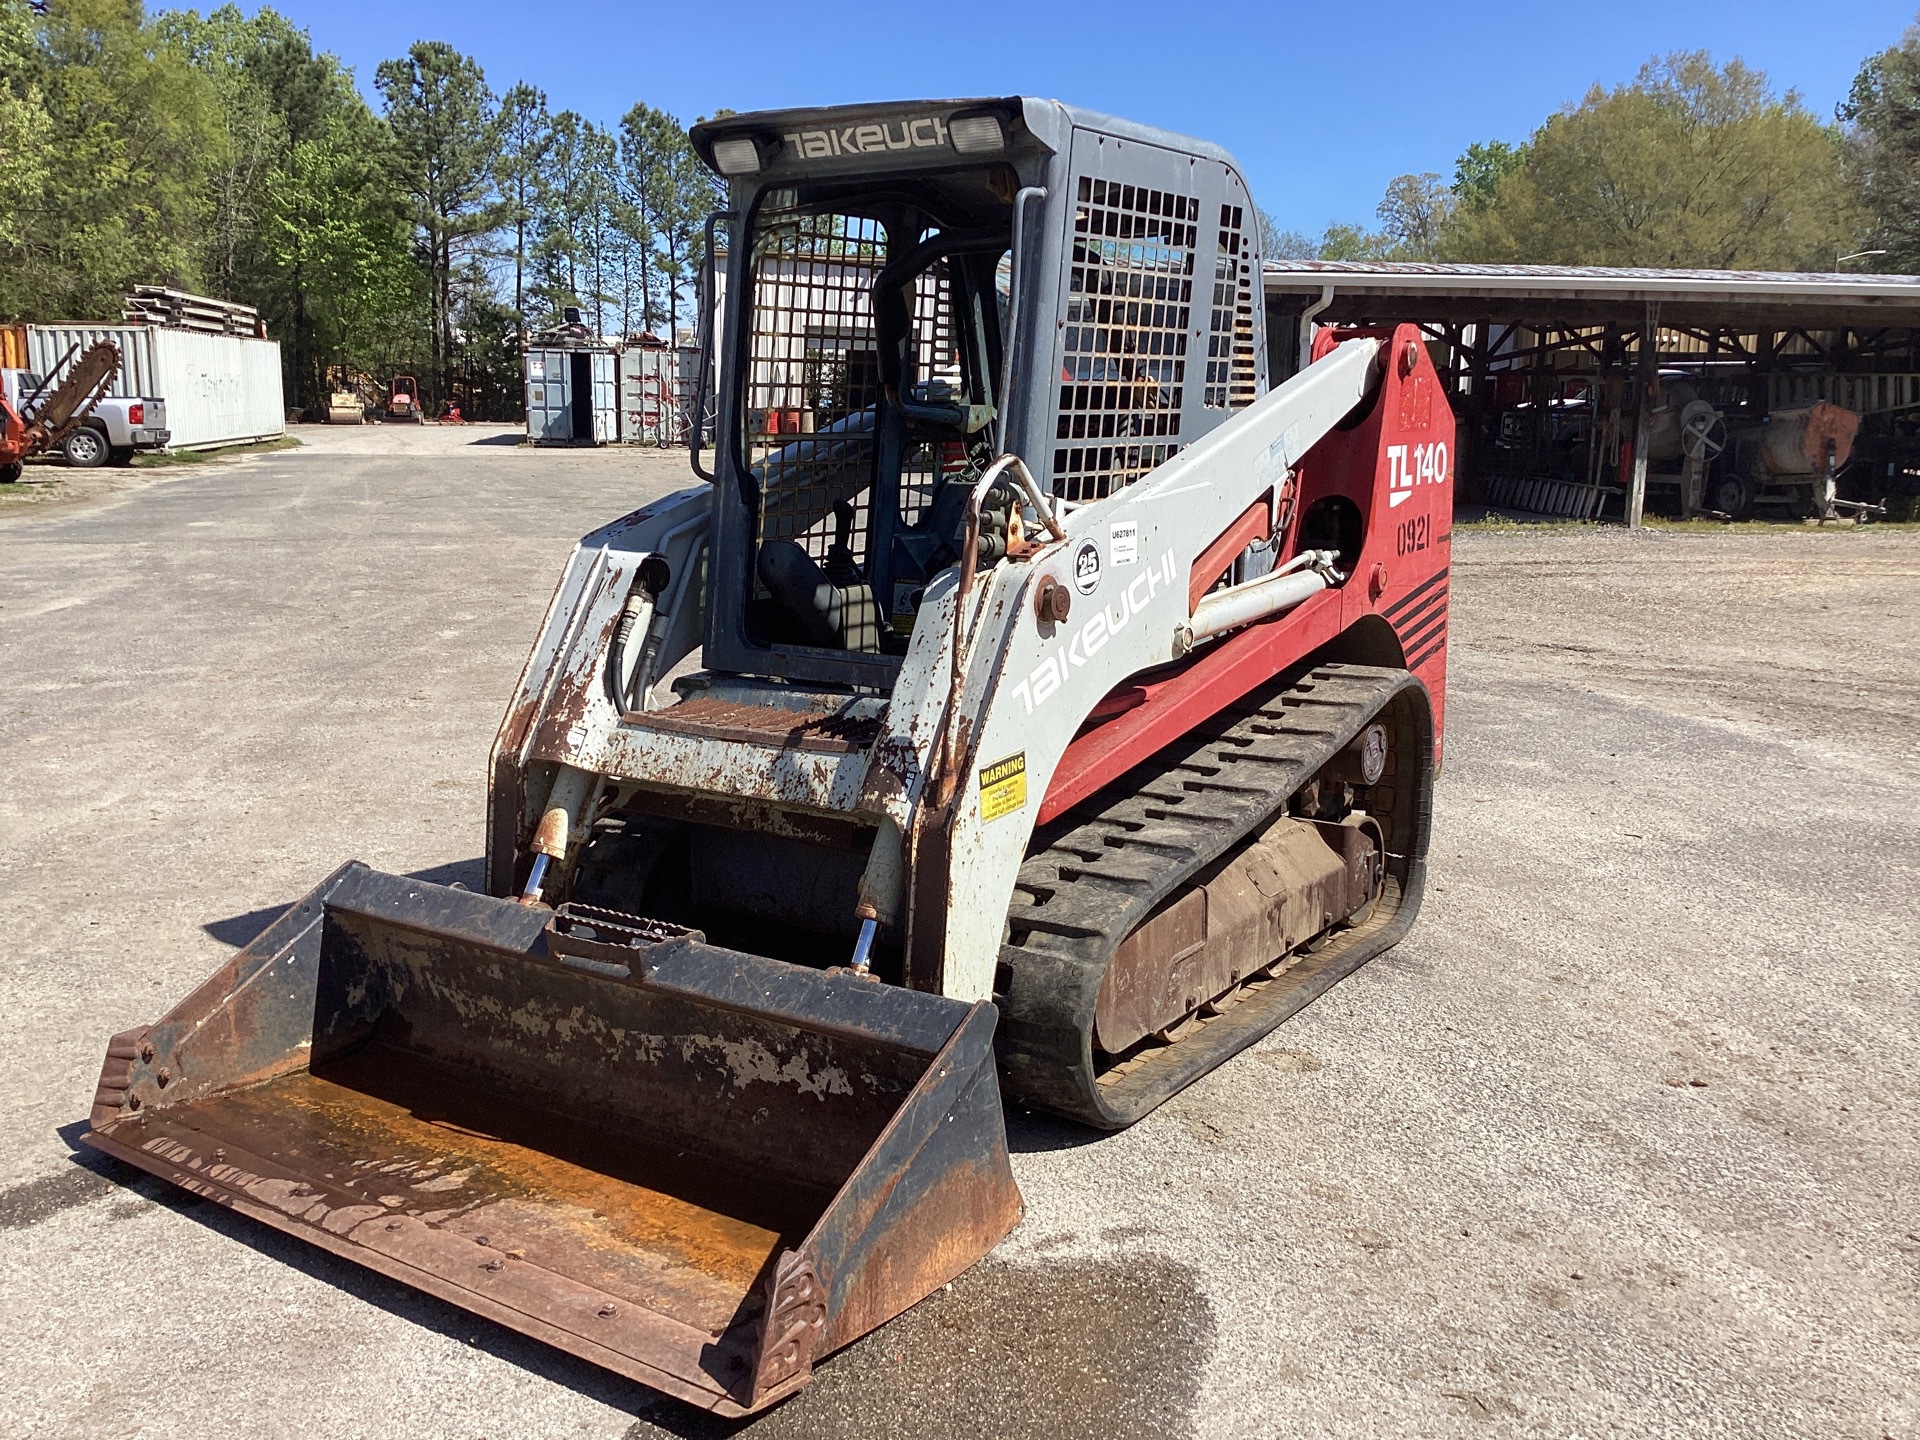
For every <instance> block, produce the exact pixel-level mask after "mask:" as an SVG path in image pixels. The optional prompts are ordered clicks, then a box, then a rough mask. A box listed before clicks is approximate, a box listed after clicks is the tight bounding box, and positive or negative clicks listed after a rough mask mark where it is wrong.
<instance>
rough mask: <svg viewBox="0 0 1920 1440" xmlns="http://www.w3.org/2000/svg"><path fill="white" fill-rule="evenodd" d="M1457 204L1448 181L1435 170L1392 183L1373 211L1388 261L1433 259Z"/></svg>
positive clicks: (1408, 176)
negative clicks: (1378, 224)
mask: <svg viewBox="0 0 1920 1440" xmlns="http://www.w3.org/2000/svg"><path fill="white" fill-rule="evenodd" d="M1458 203H1459V202H1458V200H1457V199H1456V198H1455V196H1454V193H1453V191H1452V190H1450V189H1449V188H1448V187H1447V184H1446V182H1445V181H1443V180H1442V179H1441V178H1440V177H1439V176H1438V175H1436V174H1434V173H1433V172H1432V171H1428V172H1427V173H1426V174H1424V175H1401V176H1398V177H1397V178H1395V179H1394V180H1393V181H1391V182H1390V183H1389V184H1388V185H1387V193H1386V195H1385V196H1384V197H1383V198H1382V199H1381V201H1380V206H1379V208H1378V209H1377V210H1375V211H1374V216H1375V218H1376V219H1378V220H1379V221H1380V228H1381V235H1382V237H1383V238H1384V239H1385V241H1386V244H1387V250H1388V256H1389V258H1391V259H1395V260H1431V259H1433V258H1434V257H1435V256H1436V255H1437V254H1438V253H1439V250H1440V239H1441V236H1442V234H1443V233H1444V232H1445V230H1446V227H1447V223H1448V222H1449V221H1450V220H1452V218H1453V212H1454V209H1455V207H1456V206H1457V204H1458Z"/></svg>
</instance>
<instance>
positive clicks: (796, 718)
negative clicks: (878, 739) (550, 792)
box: [627, 696, 880, 754]
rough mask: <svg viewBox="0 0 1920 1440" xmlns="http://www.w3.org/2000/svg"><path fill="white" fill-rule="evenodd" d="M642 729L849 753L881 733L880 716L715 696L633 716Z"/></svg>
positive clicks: (629, 721) (635, 723)
mask: <svg viewBox="0 0 1920 1440" xmlns="http://www.w3.org/2000/svg"><path fill="white" fill-rule="evenodd" d="M627 723H628V724H630V725H633V726H635V727H636V728H640V729H648V730H666V731H670V732H672V733H674V734H678V735H696V736H700V737H702V738H704V739H709V740H734V741H741V742H745V743H747V744H754V745H774V746H778V747H779V748H780V749H782V750H817V751H823V752H826V753H828V754H845V753H847V752H848V751H853V750H864V749H866V748H867V747H868V746H869V745H871V744H872V743H873V741H874V737H875V736H877V735H878V734H879V733H880V720H879V718H878V717H872V718H868V719H864V720H856V719H848V718H846V717H844V716H842V715H840V714H838V713H837V712H834V711H825V710H782V709H779V708H777V707H775V706H771V705H742V704H740V703H738V702H736V701H732V700H721V699H718V698H715V697H712V696H702V697H696V698H694V699H691V700H683V701H681V702H680V703H679V704H678V705H670V706H668V707H667V708H666V709H665V710H651V711H648V712H647V713H646V714H644V715H633V716H629V717H628V720H627Z"/></svg>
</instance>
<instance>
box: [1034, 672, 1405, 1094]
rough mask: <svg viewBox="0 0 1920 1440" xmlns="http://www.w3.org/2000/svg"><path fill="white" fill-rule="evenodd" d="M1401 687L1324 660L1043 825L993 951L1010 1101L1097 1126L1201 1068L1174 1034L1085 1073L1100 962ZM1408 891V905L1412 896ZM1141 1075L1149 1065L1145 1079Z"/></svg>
mask: <svg viewBox="0 0 1920 1440" xmlns="http://www.w3.org/2000/svg"><path fill="white" fill-rule="evenodd" d="M1409 684H1412V685H1416V686H1417V685H1418V682H1417V681H1413V680H1412V679H1411V677H1410V676H1409V675H1408V672H1407V671H1405V670H1401V669H1387V668H1380V667H1374V666H1362V665H1338V664H1333V665H1322V666H1317V667H1315V668H1313V669H1311V670H1309V671H1307V672H1306V673H1305V674H1304V675H1300V676H1299V677H1298V678H1296V679H1294V680H1293V681H1292V682H1291V684H1288V683H1286V682H1285V681H1281V682H1276V686H1275V688H1274V689H1272V690H1270V691H1269V692H1268V693H1267V695H1266V696H1265V697H1264V698H1262V699H1259V700H1257V701H1254V702H1251V703H1250V702H1248V701H1245V700H1243V701H1241V702H1239V703H1237V704H1235V705H1231V706H1228V707H1227V708H1226V709H1224V710H1223V711H1221V712H1219V713H1217V714H1216V715H1214V716H1212V717H1210V718H1209V719H1208V720H1207V721H1206V722H1205V723H1204V724H1202V725H1201V726H1199V727H1198V728H1197V729H1196V730H1194V731H1192V732H1190V733H1189V734H1187V735H1186V736H1183V737H1182V738H1181V739H1180V740H1179V741H1176V742H1175V743H1174V744H1173V745H1171V746H1169V747H1168V748H1167V749H1166V750H1163V751H1162V752H1161V753H1160V755H1159V756H1157V757H1156V758H1155V760H1154V761H1152V762H1149V765H1146V766H1141V767H1138V768H1136V769H1135V770H1134V771H1133V772H1131V773H1130V774H1129V775H1127V776H1124V777H1122V779H1121V780H1120V781H1118V782H1116V784H1115V785H1114V786H1112V787H1110V789H1109V791H1108V792H1106V795H1107V798H1106V801H1105V804H1104V805H1102V804H1101V798H1102V797H1100V796H1096V797H1094V798H1093V800H1091V801H1089V802H1087V805H1086V806H1083V807H1082V809H1081V810H1080V811H1079V812H1077V813H1075V814H1071V815H1069V816H1067V817H1063V820H1062V821H1060V822H1056V824H1057V825H1058V826H1059V827H1060V828H1058V829H1056V830H1055V831H1054V833H1053V834H1052V835H1051V836H1042V837H1036V838H1038V839H1042V840H1043V843H1041V844H1039V845H1038V846H1037V848H1036V849H1035V850H1034V851H1033V853H1032V854H1030V855H1029V856H1028V858H1027V860H1026V861H1025V862H1024V863H1023V864H1022V865H1021V867H1020V872H1019V876H1018V878H1017V880H1016V881H1015V885H1014V898H1013V903H1012V905H1011V906H1010V907H1009V910H1008V915H1007V919H1008V924H1009V931H1008V933H1009V941H1008V943H1007V944H1005V945H1003V946H1002V948H1001V959H1002V962H1003V964H1004V965H1005V966H1006V967H1007V970H1008V973H1009V975H1010V977H1011V978H1010V982H1009V986H1008V993H1006V994H1004V995H1002V996H1000V997H998V998H999V1002H1000V1009H1001V1014H1002V1037H1003V1040H1004V1041H1005V1042H1007V1043H1006V1044H1004V1045H1003V1050H1002V1057H1003V1064H1004V1069H1005V1074H1006V1080H1007V1083H1008V1087H1009V1089H1010V1091H1011V1092H1012V1094H1013V1096H1014V1098H1016V1099H1019V1100H1022V1101H1024V1102H1025V1103H1027V1104H1031V1105H1035V1106H1038V1107H1040V1108H1044V1109H1049V1110H1054V1111H1057V1112H1059V1113H1063V1114H1068V1115H1071V1116H1073V1117H1074V1118H1077V1119H1082V1120H1086V1121H1088V1122H1089V1123H1092V1124H1096V1125H1101V1126H1105V1127H1109V1128H1111V1127H1113V1126H1115V1125H1118V1124H1126V1123H1130V1122H1131V1120H1133V1119H1137V1118H1138V1115H1139V1114H1144V1113H1146V1111H1147V1110H1150V1109H1151V1108H1152V1107H1153V1106H1154V1105H1156V1104H1158V1103H1159V1102H1160V1100H1162V1099H1164V1098H1166V1096H1167V1095H1170V1094H1172V1093H1174V1091H1176V1090H1178V1089H1179V1088H1181V1087H1182V1086H1184V1085H1185V1084H1187V1083H1189V1082H1190V1081H1191V1080H1192V1079H1194V1078H1196V1077H1197V1074H1199V1073H1204V1070H1200V1071H1193V1070H1192V1065H1191V1060H1192V1058H1193V1057H1192V1055H1191V1054H1189V1055H1187V1056H1185V1057H1182V1056H1181V1054H1180V1051H1181V1046H1180V1045H1179V1044H1178V1043H1176V1044H1174V1045H1171V1046H1167V1047H1164V1048H1163V1049H1161V1050H1159V1051H1157V1052H1155V1051H1149V1052H1146V1053H1143V1054H1139V1055H1135V1056H1132V1057H1130V1058H1128V1059H1126V1060H1124V1061H1122V1062H1120V1063H1118V1064H1116V1065H1114V1066H1113V1067H1112V1068H1111V1069H1109V1070H1108V1071H1107V1072H1105V1074H1103V1075H1101V1076H1099V1077H1098V1078H1096V1077H1095V1075H1094V1073H1093V1054H1092V1038H1091V1036H1092V1028H1091V1027H1092V1010H1093V1001H1094V998H1095V997H1096V995H1097V993H1098V989H1099V983H1100V979H1101V976H1102V975H1103V974H1104V971H1105V968H1106V965H1107V962H1108V960H1109V959H1110V958H1111V956H1112V954H1113V951H1114V949H1115V948H1116V947H1117V946H1118V945H1119V944H1120V942H1121V941H1122V940H1123V939H1124V938H1125V937H1126V936H1127V935H1128V934H1129V933H1131V931H1132V930H1133V929H1134V928H1135V927H1136V926H1137V925H1138V924H1139V923H1140V922H1141V921H1142V920H1143V919H1145V918H1146V916H1147V915H1148V914H1149V913H1151V911H1152V910H1153V908H1154V907H1155V906H1156V905H1158V904H1160V903H1161V902H1162V901H1163V900H1165V899H1166V898H1167V897H1168V896H1170V895H1172V894H1173V893H1175V892H1176V891H1177V890H1178V889H1180V888H1181V887H1182V886H1184V885H1186V884H1187V883H1188V882H1189V881H1190V880H1191V879H1192V877H1193V876H1195V875H1196V874H1198V873H1199V872H1200V871H1201V870H1203V869H1204V868H1205V867H1206V866H1208V865H1209V864H1211V863H1212V862H1214V861H1215V860H1217V859H1219V858H1220V857H1221V856H1222V855H1224V854H1226V853H1227V852H1228V850H1230V849H1231V848H1232V846H1233V845H1234V844H1235V843H1237V842H1238V841H1239V840H1240V839H1241V838H1242V837H1243V836H1246V835H1248V834H1249V833H1251V832H1252V831H1253V830H1255V829H1256V828H1258V827H1259V826H1260V825H1261V824H1262V823H1263V822H1265V821H1266V820H1268V819H1270V818H1271V817H1273V816H1274V815H1275V814H1276V813H1277V812H1278V811H1280V810H1281V809H1282V808H1283V807H1284V806H1285V804H1286V802H1287V799H1288V797H1289V796H1291V795H1292V794H1293V792H1294V791H1295V790H1297V789H1298V788H1299V787H1300V786H1301V785H1302V784H1304V783H1305V782H1306V781H1307V780H1308V779H1310V778H1311V777H1312V775H1313V774H1314V773H1315V772H1316V771H1317V770H1318V769H1319V768H1320V767H1321V766H1322V765H1324V764H1325V763H1326V762H1327V761H1328V760H1329V759H1330V758H1332V756H1333V755H1334V754H1335V753H1337V752H1338V750H1339V749H1340V748H1341V747H1342V746H1343V745H1345V744H1346V743H1347V741H1348V740H1349V739H1351V738H1352V736H1353V735H1355V734H1357V733H1358V732H1359V730H1360V729H1361V727H1362V726H1364V725H1365V724H1366V723H1367V722H1368V721H1369V720H1370V719H1372V718H1373V717H1374V716H1375V715H1377V714H1379V713H1380V712H1381V711H1382V710H1383V708H1384V707H1385V706H1387V705H1388V704H1389V703H1390V702H1391V701H1392V700H1393V699H1394V698H1395V697H1396V696H1397V695H1399V694H1400V693H1401V692H1402V691H1404V690H1406V689H1407V688H1408V686H1409ZM1093 806H1100V808H1098V809H1092V808H1091V807H1093ZM1422 848H1424V841H1423V842H1422ZM1412 898H1413V900H1414V902H1415V903H1416V904H1417V898H1418V897H1417V893H1416V894H1415V895H1414V896H1413V897H1412ZM1407 918H1408V919H1409V920H1410V919H1411V916H1410V915H1409V916H1408V917H1407ZM1401 928H1404V927H1401ZM1387 943H1391V941H1388V942H1387ZM1380 948H1384V947H1380ZM1368 953H1369V954H1370V953H1373V952H1371V951H1369V952H1368ZM1362 958H1363V959H1364V958H1365V957H1362ZM1355 963H1359V962H1355ZM1303 968H1305V967H1303ZM1275 983H1276V982H1275V980H1273V979H1271V978H1269V979H1265V980H1256V981H1254V982H1252V983H1250V984H1248V985H1247V986H1244V987H1242V989H1241V990H1239V991H1236V992H1234V993H1233V994H1232V995H1231V996H1229V997H1225V999H1224V1003H1223V1004H1222V1005H1221V1006H1220V1007H1219V1010H1220V1013H1222V1014H1223V1015H1224V1014H1227V1013H1228V1012H1234V1011H1239V1012H1242V1013H1245V1012H1249V1011H1252V1010H1254V1009H1258V1008H1261V1007H1259V1006H1257V1005H1256V1004H1255V1003H1254V1002H1255V1001H1256V1000H1259V999H1260V998H1262V992H1263V991H1270V990H1271V988H1272V986H1273V985H1274V984H1275ZM1302 1003H1304V1002H1302ZM1265 1008H1267V1009H1272V1008H1273V1007H1272V1006H1271V1005H1269V1006H1266V1007H1265ZM1284 1013H1291V1012H1290V1011H1288V1012H1284ZM1284 1013H1281V1014H1279V1015H1278V1016H1277V1018H1275V1019H1273V1020H1272V1022H1271V1024H1267V1025H1266V1026H1265V1028H1264V1029H1258V1030H1256V1031H1251V1032H1249V1035H1248V1038H1247V1039H1245V1040H1243V1041H1242V1042H1241V1043H1243V1044H1245V1043H1251V1041H1252V1039H1255V1038H1258V1035H1259V1034H1264V1033H1266V1030H1267V1029H1271V1028H1272V1025H1274V1024H1278V1023H1279V1019H1281V1018H1284ZM1250 1019H1251V1020H1254V1021H1257V1019H1258V1017H1250ZM1225 1023H1233V1022H1225ZM1241 1028H1243V1029H1245V1028H1246V1026H1245V1025H1244V1024H1243V1025H1242V1026H1241ZM1236 1048H1238V1047H1236ZM1226 1053H1227V1054H1230V1053H1232V1051H1231V1050H1229V1051H1227V1052H1226ZM1220 1058H1221V1059H1224V1058H1225V1055H1224V1054H1223V1055H1222V1056H1221V1057H1220ZM1213 1063H1215V1064H1217V1063H1219V1061H1218V1060H1215V1061H1214V1062H1213ZM1207 1068H1210V1067H1207ZM1156 1069H1157V1070H1159V1071H1161V1072H1164V1073H1163V1075H1162V1083H1161V1084H1159V1085H1158V1086H1157V1087H1156V1084H1155V1078H1154V1077H1155V1071H1156ZM1069 1072H1071V1073H1069ZM1190 1072H1191V1073H1190ZM1116 1082H1125V1083H1126V1084H1127V1085H1128V1086H1130V1087H1131V1088H1132V1090H1133V1091H1134V1092H1136V1093H1135V1094H1134V1095H1133V1096H1132V1098H1131V1099H1130V1100H1129V1102H1128V1104H1127V1105H1126V1106H1125V1107H1123V1108H1124V1110H1125V1112H1126V1113H1121V1110H1120V1109H1116V1108H1114V1107H1113V1106H1111V1105H1109V1103H1108V1098H1107V1097H1108V1096H1109V1095H1111V1094H1112V1092H1113V1090H1114V1087H1115V1084H1116ZM1143 1087H1144V1089H1145V1091H1146V1092H1147V1093H1146V1095H1145V1097H1144V1098H1142V1096H1141V1095H1140V1094H1139V1093H1137V1092H1139V1091H1141V1090H1142V1088H1143ZM1135 1112H1137V1113H1135Z"/></svg>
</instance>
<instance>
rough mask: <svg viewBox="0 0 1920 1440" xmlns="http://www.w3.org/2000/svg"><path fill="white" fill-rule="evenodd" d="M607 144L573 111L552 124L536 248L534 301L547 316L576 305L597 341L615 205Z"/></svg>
mask: <svg viewBox="0 0 1920 1440" xmlns="http://www.w3.org/2000/svg"><path fill="white" fill-rule="evenodd" d="M618 154H619V152H618V150H617V148H616V147H615V145H614V141H613V136H611V135H609V134H608V133H607V132H606V131H605V130H602V129H601V128H600V127H599V126H598V125H595V124H594V123H593V122H592V121H591V120H587V119H584V118H583V117H581V116H580V115H577V114H575V113H574V112H573V111H571V110H563V111H561V112H560V113H559V114H558V115H556V116H554V117H553V126H552V131H551V142H550V145H549V150H548V160H547V166H546V171H547V175H546V187H545V192H544V194H543V195H542V204H541V208H540V214H539V216H538V225H539V239H538V241H537V243H536V245H535V247H534V255H535V264H536V269H537V272H538V275H539V282H538V284H537V285H536V287H535V296H536V297H537V300H538V302H539V306H540V308H542V309H543V310H544V311H545V312H546V313H547V314H548V315H549V316H557V315H558V314H559V313H560V311H562V310H563V309H565V308H566V307H567V306H569V305H577V306H579V307H580V309H581V313H582V315H583V317H585V318H586V319H587V321H588V323H589V324H590V325H591V326H592V327H593V330H594V332H595V333H596V334H604V333H605V332H606V328H607V327H606V318H607V316H606V312H607V302H608V300H610V299H611V298H612V297H611V295H610V293H609V291H608V288H607V281H608V279H609V278H610V277H609V275H608V270H609V263H610V260H611V255H610V251H611V250H612V248H613V246H612V241H613V230H614V216H613V210H614V207H615V205H616V204H617V203H618V196H617V194H616V192H615V189H614V183H613V174H614V165H615V162H616V160H617V158H618Z"/></svg>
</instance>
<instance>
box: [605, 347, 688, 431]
mask: <svg viewBox="0 0 1920 1440" xmlns="http://www.w3.org/2000/svg"><path fill="white" fill-rule="evenodd" d="M679 389H680V384H679V366H678V357H677V356H676V354H675V352H673V351H672V350H669V349H668V348H667V347H666V346H665V345H633V344H630V345H628V346H627V348H626V349H625V350H623V351H621V352H620V443H621V444H623V445H678V444H679V443H680V442H681V441H682V440H683V439H684V438H685V435H684V430H685V426H684V424H683V423H682V410H683V408H684V407H683V406H682V404H681V401H680V395H679Z"/></svg>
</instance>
